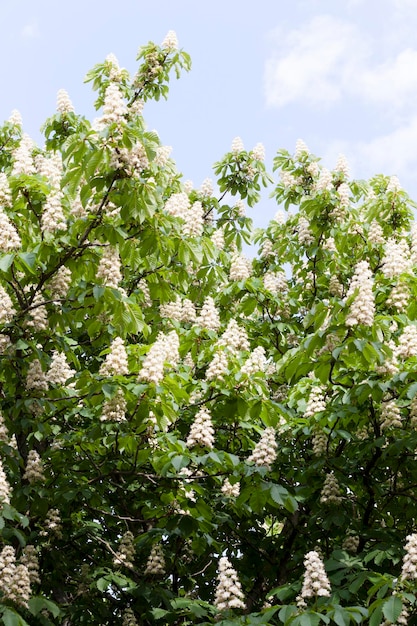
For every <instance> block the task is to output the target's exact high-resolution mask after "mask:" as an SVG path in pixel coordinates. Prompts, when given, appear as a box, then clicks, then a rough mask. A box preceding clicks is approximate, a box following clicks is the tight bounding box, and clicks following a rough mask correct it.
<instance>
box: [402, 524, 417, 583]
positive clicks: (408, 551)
mask: <svg viewBox="0 0 417 626" xmlns="http://www.w3.org/2000/svg"><path fill="white" fill-rule="evenodd" d="M406 539H407V540H406V544H405V555H404V559H403V566H402V570H401V578H404V579H406V580H415V579H416V578H417V533H412V534H411V535H408V536H407V538H406Z"/></svg>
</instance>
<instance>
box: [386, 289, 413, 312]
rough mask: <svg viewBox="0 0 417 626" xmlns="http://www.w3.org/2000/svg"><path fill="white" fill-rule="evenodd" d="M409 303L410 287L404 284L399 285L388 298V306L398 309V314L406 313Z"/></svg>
mask: <svg viewBox="0 0 417 626" xmlns="http://www.w3.org/2000/svg"><path fill="white" fill-rule="evenodd" d="M409 301H410V290H409V288H408V286H407V285H406V284H404V283H397V284H396V285H394V287H393V288H392V290H391V293H390V294H389V296H388V298H387V306H390V307H392V308H394V309H396V310H397V311H398V313H404V312H405V311H406V310H407V307H408V303H409Z"/></svg>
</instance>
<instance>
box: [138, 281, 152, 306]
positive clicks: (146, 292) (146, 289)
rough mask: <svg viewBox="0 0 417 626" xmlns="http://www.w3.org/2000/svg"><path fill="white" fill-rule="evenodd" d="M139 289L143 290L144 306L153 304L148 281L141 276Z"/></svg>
mask: <svg viewBox="0 0 417 626" xmlns="http://www.w3.org/2000/svg"><path fill="white" fill-rule="evenodd" d="M138 289H140V290H141V292H142V295H143V305H142V306H145V307H149V306H152V298H151V292H150V291H149V287H148V283H147V282H146V280H145V279H144V278H141V279H140V281H139V282H138Z"/></svg>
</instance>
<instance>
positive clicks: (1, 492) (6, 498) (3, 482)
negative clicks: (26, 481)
mask: <svg viewBox="0 0 417 626" xmlns="http://www.w3.org/2000/svg"><path fill="white" fill-rule="evenodd" d="M10 496H11V489H10V485H9V481H8V480H7V476H6V472H5V471H4V469H3V463H2V462H1V460H0V509H1V505H2V502H5V503H6V504H10Z"/></svg>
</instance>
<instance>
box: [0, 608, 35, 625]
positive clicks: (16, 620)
mask: <svg viewBox="0 0 417 626" xmlns="http://www.w3.org/2000/svg"><path fill="white" fill-rule="evenodd" d="M2 620H3V624H4V626H29V624H28V623H27V622H26V621H25V620H24V619H23V617H21V616H20V615H19V614H18V613H16V612H15V611H13V610H12V609H7V608H5V609H4V610H3V615H2Z"/></svg>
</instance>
